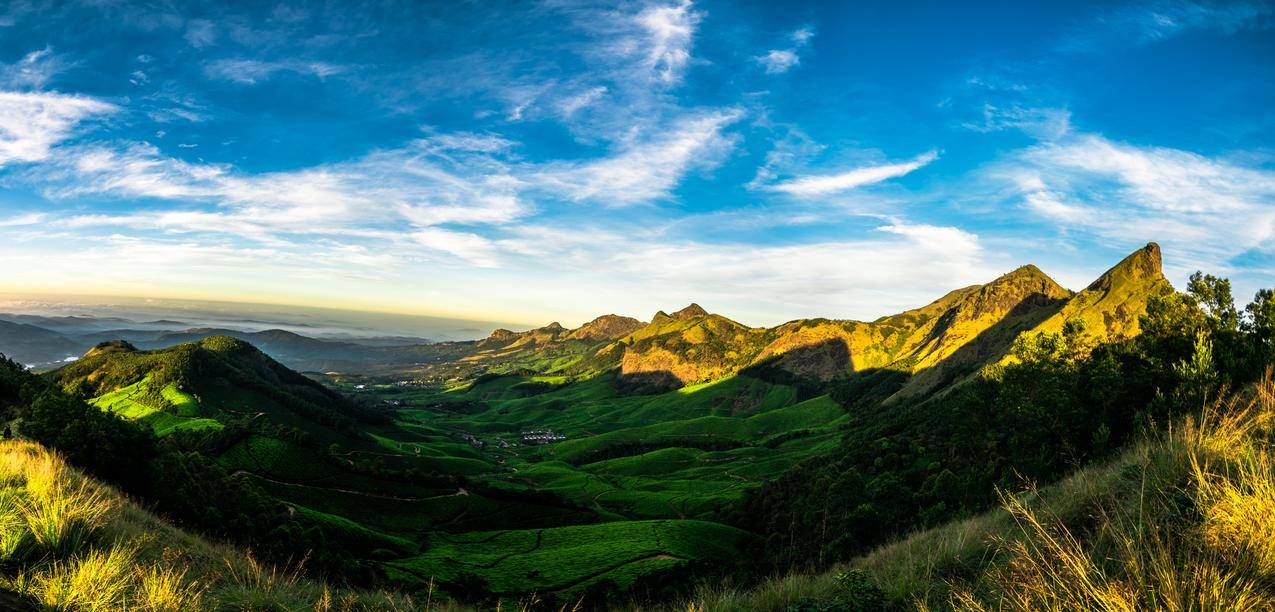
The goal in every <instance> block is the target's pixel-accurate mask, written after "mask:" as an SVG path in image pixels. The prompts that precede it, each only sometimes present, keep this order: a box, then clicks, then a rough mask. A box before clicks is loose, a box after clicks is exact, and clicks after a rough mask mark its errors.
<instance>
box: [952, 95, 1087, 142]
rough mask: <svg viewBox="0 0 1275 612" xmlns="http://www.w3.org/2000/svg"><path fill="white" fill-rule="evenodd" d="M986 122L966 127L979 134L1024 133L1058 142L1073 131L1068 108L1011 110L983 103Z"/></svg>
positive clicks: (1020, 107)
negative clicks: (1018, 131) (1009, 131)
mask: <svg viewBox="0 0 1275 612" xmlns="http://www.w3.org/2000/svg"><path fill="white" fill-rule="evenodd" d="M982 114H983V117H982V119H983V120H982V122H980V123H973V122H969V123H966V124H965V127H966V128H968V129H971V130H974V131H978V132H998V131H1001V130H1020V131H1022V132H1024V133H1026V134H1028V135H1030V136H1032V137H1034V138H1036V139H1039V140H1056V139H1058V138H1062V137H1063V136H1066V135H1067V134H1068V133H1070V132H1071V111H1069V110H1067V109H1065V108H1024V107H1022V106H1017V105H1014V106H1009V107H1007V108H1003V107H998V106H994V105H992V104H987V103H985V104H983V113H982Z"/></svg>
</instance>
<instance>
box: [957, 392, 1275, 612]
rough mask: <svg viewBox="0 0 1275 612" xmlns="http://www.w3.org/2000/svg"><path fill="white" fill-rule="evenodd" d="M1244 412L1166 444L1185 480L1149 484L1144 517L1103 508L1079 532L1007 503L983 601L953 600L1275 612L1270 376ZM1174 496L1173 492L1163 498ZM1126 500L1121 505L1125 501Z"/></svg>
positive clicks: (1218, 417)
mask: <svg viewBox="0 0 1275 612" xmlns="http://www.w3.org/2000/svg"><path fill="white" fill-rule="evenodd" d="M1254 396H1255V397H1254V398H1253V399H1251V400H1250V401H1248V402H1247V403H1245V404H1242V405H1241V404H1237V403H1234V402H1232V403H1217V404H1214V405H1213V406H1211V407H1210V409H1209V410H1207V411H1206V412H1205V413H1204V414H1203V415H1202V416H1201V418H1199V419H1198V420H1189V421H1188V422H1187V423H1186V424H1185V425H1184V426H1183V427H1181V428H1179V429H1177V430H1176V431H1173V432H1171V433H1170V434H1168V435H1167V436H1166V438H1165V439H1164V440H1162V441H1160V442H1159V443H1158V450H1159V452H1160V453H1161V454H1163V455H1165V456H1168V457H1171V458H1173V459H1174V460H1176V463H1177V464H1178V467H1179V469H1178V472H1179V473H1181V474H1183V476H1184V477H1183V478H1180V479H1179V482H1178V483H1177V484H1176V486H1173V484H1172V483H1163V482H1158V481H1156V480H1154V479H1152V482H1151V483H1150V484H1148V486H1146V487H1144V488H1143V489H1142V490H1140V491H1138V492H1137V497H1136V505H1134V506H1133V507H1131V508H1130V507H1127V506H1128V505H1129V504H1127V503H1126V504H1121V503H1120V502H1121V501H1122V500H1121V498H1119V497H1117V498H1114V499H1113V500H1111V501H1110V502H1109V503H1106V504H1104V505H1103V506H1102V507H1101V508H1100V510H1099V514H1098V517H1097V518H1098V519H1099V520H1098V521H1097V527H1096V528H1095V529H1093V530H1092V531H1090V532H1087V533H1085V532H1077V531H1074V530H1073V529H1071V528H1069V527H1068V526H1067V525H1066V524H1065V522H1064V521H1061V520H1059V519H1058V518H1057V517H1056V516H1052V515H1050V514H1048V513H1046V512H1041V511H1038V510H1034V509H1032V508H1029V507H1028V506H1027V505H1026V504H1024V503H1023V501H1022V500H1021V499H1020V498H1016V497H1012V496H1003V498H1002V505H1003V507H1004V508H1005V510H1006V511H1008V512H1009V514H1010V515H1011V516H1012V517H1013V518H1014V521H1015V524H1016V526H1017V534H1016V536H1017V537H1013V538H1009V539H1006V540H1004V541H1003V542H1002V543H1001V546H1000V549H1001V552H1002V553H1003V554H1004V555H1005V557H1006V561H1005V562H1004V563H1002V564H998V565H996V566H995V567H994V569H993V570H992V571H991V572H989V575H988V579H987V581H986V582H985V583H984V584H983V585H981V589H975V588H963V589H957V590H956V591H955V593H954V594H953V596H952V598H951V600H950V602H949V603H950V604H951V606H952V607H953V608H957V609H966V610H1060V611H1061V610H1080V609H1084V610H1103V611H1110V612H1126V611H1129V612H1132V611H1134V610H1165V611H1168V612H1177V611H1187V610H1216V609H1231V610H1269V609H1275V588H1272V586H1273V584H1275V581H1272V578H1275V465H1273V464H1272V462H1271V457H1270V452H1271V450H1272V449H1271V442H1272V438H1271V435H1270V433H1271V432H1270V429H1269V428H1270V425H1271V423H1272V417H1275V385H1273V384H1272V382H1271V379H1270V377H1269V376H1268V377H1267V378H1266V379H1265V380H1264V381H1263V382H1262V383H1261V384H1259V385H1258V388H1257V390H1256V392H1255V393H1254ZM1165 484H1168V485H1169V486H1163V485H1165ZM1129 500H1130V498H1129V497H1128V496H1125V497H1124V498H1123V501H1126V502H1127V501H1129Z"/></svg>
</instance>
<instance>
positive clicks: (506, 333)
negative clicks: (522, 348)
mask: <svg viewBox="0 0 1275 612" xmlns="http://www.w3.org/2000/svg"><path fill="white" fill-rule="evenodd" d="M517 337H518V334H517V333H516V332H513V331H510V330H507V329H505V328H503V327H502V328H500V329H497V330H495V331H493V332H491V335H490V336H487V339H488V340H492V341H495V342H500V341H504V340H513V339H514V338H517Z"/></svg>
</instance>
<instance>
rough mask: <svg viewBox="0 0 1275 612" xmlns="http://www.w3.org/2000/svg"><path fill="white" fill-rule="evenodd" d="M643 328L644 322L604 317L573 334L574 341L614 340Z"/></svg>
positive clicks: (585, 325) (618, 317) (620, 317)
mask: <svg viewBox="0 0 1275 612" xmlns="http://www.w3.org/2000/svg"><path fill="white" fill-rule="evenodd" d="M641 326H642V322H641V321H638V320H637V319H634V318H632V317H622V316H620V315H614V314H609V315H602V316H600V317H598V318H596V319H594V320H592V321H589V322H588V323H585V324H584V325H581V326H580V327H579V328H578V329H576V330H575V331H573V332H571V335H570V336H567V337H568V338H570V339H572V340H614V339H616V338H621V337H623V336H625V335H628V334H629V333H630V332H632V331H633V330H635V329H637V328H639V327H641Z"/></svg>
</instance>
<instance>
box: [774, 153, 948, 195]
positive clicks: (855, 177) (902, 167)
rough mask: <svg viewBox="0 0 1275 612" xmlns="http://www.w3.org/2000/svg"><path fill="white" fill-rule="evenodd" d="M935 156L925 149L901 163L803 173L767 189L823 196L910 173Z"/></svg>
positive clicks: (791, 193)
mask: <svg viewBox="0 0 1275 612" xmlns="http://www.w3.org/2000/svg"><path fill="white" fill-rule="evenodd" d="M938 157H939V154H938V151H928V152H926V153H922V154H920V155H918V156H916V157H914V158H912V159H911V160H908V161H905V162H897V163H892V164H881V165H877V166H867V167H863V168H854V169H852V170H847V171H845V172H839V173H836V174H823V175H813V176H803V177H799V178H794V179H790V180H787V181H783V182H780V183H776V184H774V185H770V186H769V187H767V189H769V190H770V191H774V192H778V193H783V194H787V195H791V196H796V197H802V198H808V197H817V196H825V195H830V194H835V193H840V192H843V191H849V190H851V189H857V188H859V187H863V186H866V185H873V184H876V183H880V182H882V181H887V180H890V179H892V178H898V177H900V176H905V175H907V174H911V173H912V172H914V171H916V170H918V169H920V168H922V167H924V166H926V165H927V164H929V163H930V162H932V161H934V160H936V159H938Z"/></svg>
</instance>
